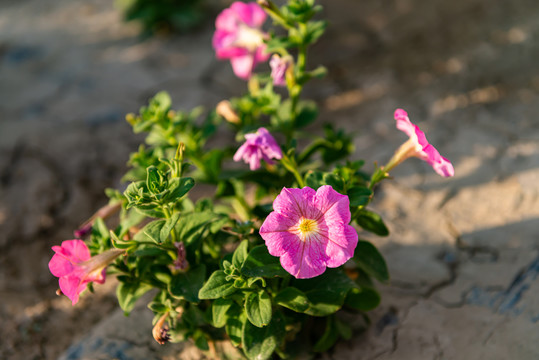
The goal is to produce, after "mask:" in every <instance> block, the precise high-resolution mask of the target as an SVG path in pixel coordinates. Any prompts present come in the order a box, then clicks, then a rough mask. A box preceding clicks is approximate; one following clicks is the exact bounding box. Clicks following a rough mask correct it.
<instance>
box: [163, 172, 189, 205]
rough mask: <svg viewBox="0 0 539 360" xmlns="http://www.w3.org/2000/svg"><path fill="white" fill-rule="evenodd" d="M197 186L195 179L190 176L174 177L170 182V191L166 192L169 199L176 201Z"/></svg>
mask: <svg viewBox="0 0 539 360" xmlns="http://www.w3.org/2000/svg"><path fill="white" fill-rule="evenodd" d="M193 186H195V180H193V179H192V178H190V177H182V178H172V179H170V182H169V193H168V194H166V196H165V199H166V200H167V201H173V202H174V201H175V200H177V199H179V198H181V197H182V196H184V195H185V194H187V193H188V192H189V190H191V189H192V188H193Z"/></svg>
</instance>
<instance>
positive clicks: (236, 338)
mask: <svg viewBox="0 0 539 360" xmlns="http://www.w3.org/2000/svg"><path fill="white" fill-rule="evenodd" d="M246 323H247V324H250V322H249V321H248V320H247V315H246V314H245V311H244V310H243V308H242V307H240V306H238V305H237V304H233V306H231V307H230V310H229V311H228V317H227V319H226V325H225V331H226V333H227V335H228V337H229V338H230V342H231V343H232V345H234V346H239V345H241V343H242V335H243V328H244V325H245V324H246Z"/></svg>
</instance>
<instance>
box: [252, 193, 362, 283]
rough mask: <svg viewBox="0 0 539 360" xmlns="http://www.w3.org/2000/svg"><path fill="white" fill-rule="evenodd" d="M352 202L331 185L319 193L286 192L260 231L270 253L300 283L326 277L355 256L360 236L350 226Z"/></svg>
mask: <svg viewBox="0 0 539 360" xmlns="http://www.w3.org/2000/svg"><path fill="white" fill-rule="evenodd" d="M349 206H350V201H349V199H348V196H346V195H341V194H339V193H338V192H336V191H335V190H333V188H332V187H331V186H329V185H325V186H321V187H320V188H319V189H318V190H317V191H315V190H314V189H311V188H310V187H304V188H303V189H295V188H292V189H288V188H283V190H282V191H281V193H280V194H279V195H278V196H277V198H276V199H275V201H274V202H273V210H274V211H273V212H271V213H270V214H269V215H268V217H267V218H266V220H265V221H264V223H263V224H262V226H261V228H260V236H262V238H263V239H264V241H265V242H266V246H267V247H268V251H269V253H270V254H271V255H273V256H279V257H280V261H281V265H282V266H283V268H284V269H285V270H286V271H288V272H289V273H290V274H292V275H293V276H294V277H296V278H298V279H305V278H312V277H315V276H318V275H320V274H322V273H323V272H324V271H325V270H326V267H330V268H335V267H338V266H340V265H342V264H344V263H345V262H346V261H347V260H348V259H350V258H351V257H352V256H353V255H354V250H355V248H356V246H357V242H358V235H357V232H356V230H355V229H354V228H353V227H352V226H350V225H348V223H349V222H350V208H349Z"/></svg>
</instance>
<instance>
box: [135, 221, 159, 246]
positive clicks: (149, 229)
mask: <svg viewBox="0 0 539 360" xmlns="http://www.w3.org/2000/svg"><path fill="white" fill-rule="evenodd" d="M165 223H166V221H165V220H154V221H152V222H150V223H148V224H146V226H144V227H143V228H142V230H141V231H139V232H138V233H137V234H136V235H135V237H134V240H137V241H148V240H150V241H153V242H155V243H156V244H160V243H161V242H162V241H161V230H162V229H163V226H164V225H165Z"/></svg>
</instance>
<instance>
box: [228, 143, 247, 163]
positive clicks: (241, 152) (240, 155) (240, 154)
mask: <svg viewBox="0 0 539 360" xmlns="http://www.w3.org/2000/svg"><path fill="white" fill-rule="evenodd" d="M246 155H249V144H247V143H244V144H242V145H241V146H240V147H239V148H238V150H237V151H236V153H235V154H234V157H233V158H232V159H233V160H234V161H240V160H242V159H244V158H245V156H246Z"/></svg>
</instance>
